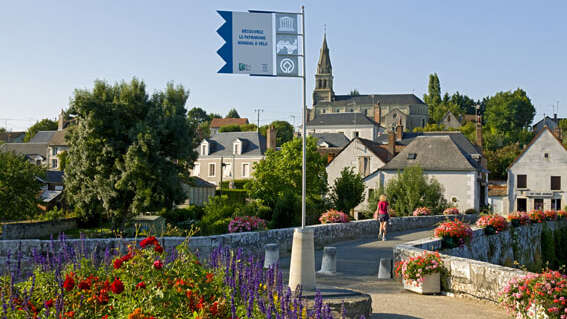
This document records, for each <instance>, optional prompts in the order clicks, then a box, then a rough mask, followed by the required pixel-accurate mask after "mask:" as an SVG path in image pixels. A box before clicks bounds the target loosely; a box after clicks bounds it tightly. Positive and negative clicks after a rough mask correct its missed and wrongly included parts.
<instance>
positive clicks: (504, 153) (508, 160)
mask: <svg viewBox="0 0 567 319" xmlns="http://www.w3.org/2000/svg"><path fill="white" fill-rule="evenodd" d="M521 152H522V148H521V147H520V145H519V144H518V143H516V144H511V145H506V146H504V147H502V148H498V149H495V150H486V151H485V152H484V156H486V158H488V170H489V171H490V178H492V179H500V180H505V179H507V178H508V171H507V169H508V166H510V164H512V162H513V161H514V159H515V158H516V157H517V156H518V155H519V154H520V153H521Z"/></svg>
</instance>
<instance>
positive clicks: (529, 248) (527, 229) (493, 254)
mask: <svg viewBox="0 0 567 319" xmlns="http://www.w3.org/2000/svg"><path fill="white" fill-rule="evenodd" d="M544 227H547V229H548V230H549V231H551V232H552V233H554V232H556V231H559V230H561V231H564V230H565V229H567V221H557V222H546V223H545V224H535V225H528V226H522V227H518V228H512V229H510V230H508V231H504V232H501V233H499V234H495V235H490V236H486V235H485V234H484V231H483V230H482V229H474V228H473V237H472V239H471V241H470V243H469V244H467V245H465V246H463V247H457V248H453V249H445V250H440V249H441V240H440V239H437V238H427V239H422V240H418V241H413V242H409V243H406V244H404V245H399V246H397V247H396V248H395V249H394V259H395V261H396V262H397V261H400V260H402V259H406V258H408V257H411V256H416V255H419V254H421V253H423V251H425V250H430V251H436V250H440V253H441V257H442V259H443V262H444V263H445V266H446V268H447V270H448V273H447V275H446V276H443V279H442V280H443V288H444V290H447V291H450V292H453V293H457V294H462V295H469V296H473V297H475V298H479V299H487V300H490V301H493V302H498V298H499V296H498V293H499V292H500V291H502V290H503V289H504V287H506V285H507V284H508V282H509V281H510V280H511V279H512V278H514V277H521V276H525V275H526V274H527V272H526V271H523V270H520V269H516V268H511V267H510V266H513V265H514V261H518V262H519V264H521V265H526V266H532V267H533V268H535V267H538V266H541V265H542V263H543V260H542V247H541V235H542V231H543V230H544Z"/></svg>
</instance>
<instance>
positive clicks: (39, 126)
mask: <svg viewBox="0 0 567 319" xmlns="http://www.w3.org/2000/svg"><path fill="white" fill-rule="evenodd" d="M56 129H57V122H55V121H53V120H50V119H43V120H41V121H37V122H35V124H34V125H32V126H30V127H29V128H28V130H27V131H26V136H24V142H29V141H30V140H31V139H32V138H33V137H34V136H35V134H37V132H39V131H54V130H56Z"/></svg>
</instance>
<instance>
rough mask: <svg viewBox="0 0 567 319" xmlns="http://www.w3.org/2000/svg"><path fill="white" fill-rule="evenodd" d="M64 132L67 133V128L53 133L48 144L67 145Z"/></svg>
mask: <svg viewBox="0 0 567 319" xmlns="http://www.w3.org/2000/svg"><path fill="white" fill-rule="evenodd" d="M65 134H67V129H64V130H61V131H56V132H55V134H53V136H51V139H50V140H49V145H61V146H67V141H65Z"/></svg>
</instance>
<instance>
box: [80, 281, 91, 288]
mask: <svg viewBox="0 0 567 319" xmlns="http://www.w3.org/2000/svg"><path fill="white" fill-rule="evenodd" d="M90 288H91V281H90V280H89V279H85V280H81V281H80V282H79V289H81V290H88V289H90Z"/></svg>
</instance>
